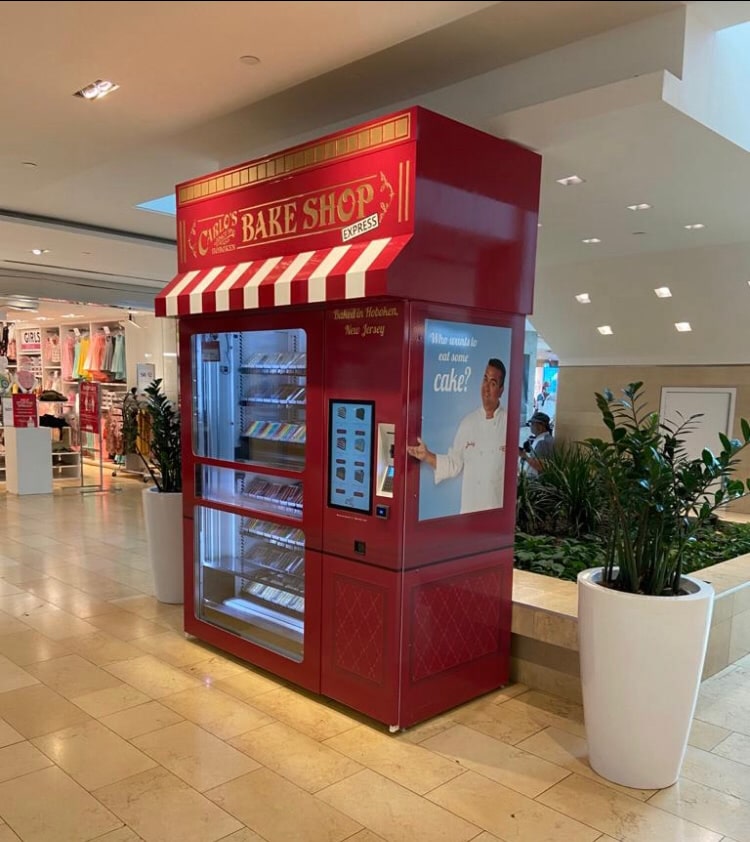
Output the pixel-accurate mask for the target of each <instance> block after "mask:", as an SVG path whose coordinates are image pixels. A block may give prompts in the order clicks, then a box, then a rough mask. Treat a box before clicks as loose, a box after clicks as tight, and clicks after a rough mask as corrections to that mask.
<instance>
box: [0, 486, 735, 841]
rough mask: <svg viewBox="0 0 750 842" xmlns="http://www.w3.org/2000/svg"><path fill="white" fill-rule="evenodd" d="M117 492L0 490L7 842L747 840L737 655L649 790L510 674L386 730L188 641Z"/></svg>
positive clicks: (2, 808)
mask: <svg viewBox="0 0 750 842" xmlns="http://www.w3.org/2000/svg"><path fill="white" fill-rule="evenodd" d="M122 486H123V490H122V492H120V493H106V494H85V495H81V494H79V493H77V492H72V493H71V492H70V491H66V492H63V493H60V492H58V493H55V494H54V495H52V496H43V497H25V498H18V497H13V496H10V495H3V496H2V497H1V498H0V819H1V820H2V822H1V823H0V842H17V840H22V842H88V840H99V842H137V840H145V842H218V840H224V842H262V840H266V842H298V841H299V842H306V840H309V842H342V840H352V841H353V842H378V840H388V842H459V841H460V842H469V840H475V842H493V840H501V842H503V841H504V842H594V840H600V842H605V840H613V839H619V840H623V842H750V662H749V661H748V659H745V661H744V662H740V663H739V664H737V665H735V666H734V667H733V668H730V669H729V670H726V671H725V672H723V673H721V674H719V675H717V676H715V677H714V678H712V679H711V680H710V681H708V682H706V683H705V684H704V686H703V689H702V693H701V699H700V704H699V708H698V717H699V718H697V719H696V720H695V724H694V728H693V733H692V737H691V746H690V748H689V752H688V756H687V759H686V762H685V766H684V774H683V778H682V780H681V781H680V782H679V784H677V785H676V786H674V787H671V788H670V789H668V790H663V791H661V792H653V791H648V790H629V789H625V788H624V787H617V786H614V785H610V784H608V783H607V782H606V781H603V780H601V779H600V778H599V777H598V776H597V775H596V774H595V773H594V772H592V771H591V769H590V768H589V766H588V764H587V762H586V742H585V738H584V730H583V717H582V711H581V709H580V707H579V706H577V705H574V704H571V703H569V702H566V701H563V700H561V699H557V698H554V697H551V696H546V695H544V694H541V693H538V692H535V691H531V690H528V689H527V688H525V687H523V686H520V685H515V686H511V687H509V688H506V689H505V690H504V691H501V692H498V693H494V694H491V695H489V696H486V697H484V698H482V699H480V700H478V701H476V702H473V703H471V704H468V705H465V706H463V707H461V708H458V709H456V710H454V711H452V712H450V713H449V714H446V715H444V716H441V717H438V718H436V719H433V720H431V721H429V722H427V723H424V724H422V725H420V726H418V727H416V728H414V729H411V730H409V731H407V732H405V733H402V734H400V735H397V736H395V737H393V736H390V735H388V734H387V733H386V732H385V729H384V728H382V727H380V726H378V725H377V724H375V723H372V722H369V721H367V720H364V719H363V718H362V717H358V716H356V715H354V714H353V713H351V712H350V711H347V710H346V709H344V708H341V707H339V706H334V705H329V704H325V703H323V702H322V701H320V700H316V699H313V698H310V697H309V696H308V695H306V694H303V693H300V692H297V691H296V690H294V689H292V688H290V687H289V686H287V685H285V684H284V683H283V682H280V681H276V680H274V679H273V678H272V677H270V676H268V675H267V674H264V673H261V672H259V671H256V670H253V669H252V668H249V667H247V666H246V665H244V664H241V663H238V662H237V661H235V660H233V659H231V658H226V657H224V656H223V655H222V654H221V653H218V652H216V651H215V650H213V649H211V648H210V647H207V646H204V645H202V644H200V643H197V642H195V641H193V640H187V639H185V637H184V635H183V634H182V632H181V628H182V610H181V608H180V607H174V606H166V605H161V604H159V603H158V602H156V600H155V599H154V598H153V596H152V595H151V594H152V585H151V575H150V572H149V569H148V562H147V560H146V557H145V541H144V534H143V523H142V518H141V510H140V502H141V501H140V492H141V490H142V488H143V486H142V485H141V484H140V483H139V482H137V481H129V482H123V484H122Z"/></svg>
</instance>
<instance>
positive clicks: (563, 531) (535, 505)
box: [516, 442, 604, 538]
mask: <svg viewBox="0 0 750 842" xmlns="http://www.w3.org/2000/svg"><path fill="white" fill-rule="evenodd" d="M543 465H544V466H543V469H542V471H541V473H540V474H539V476H534V477H530V476H529V475H528V474H526V473H525V472H522V473H521V474H520V475H519V478H518V488H517V491H518V493H517V498H516V499H517V509H516V524H517V529H518V531H519V532H524V533H526V534H529V535H536V534H544V535H555V536H559V537H562V538H565V537H572V538H582V537H584V536H586V535H591V534H593V533H594V532H596V530H597V529H598V527H599V525H600V523H601V520H602V515H603V507H604V500H603V497H602V493H601V491H600V489H599V487H598V485H597V483H596V481H595V479H596V478H595V476H594V471H593V466H592V456H591V453H590V452H589V451H588V450H587V449H586V448H584V447H582V446H581V445H580V444H578V443H565V442H558V443H557V444H556V445H555V448H554V450H553V451H552V453H551V454H550V455H549V456H548V457H547V458H546V459H544V463H543Z"/></svg>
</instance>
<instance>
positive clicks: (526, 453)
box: [518, 412, 555, 477]
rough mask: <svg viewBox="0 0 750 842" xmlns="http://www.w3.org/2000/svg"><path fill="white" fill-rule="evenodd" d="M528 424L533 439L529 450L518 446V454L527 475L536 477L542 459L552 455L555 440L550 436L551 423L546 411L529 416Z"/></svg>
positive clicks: (540, 468) (539, 470) (541, 465)
mask: <svg viewBox="0 0 750 842" xmlns="http://www.w3.org/2000/svg"><path fill="white" fill-rule="evenodd" d="M529 426H530V427H531V435H532V436H533V437H534V440H533V442H532V443H531V445H530V449H529V450H525V449H524V448H523V447H520V448H519V449H518V454H519V456H520V457H521V462H522V463H524V465H525V467H526V473H527V474H528V476H530V477H538V476H539V473H540V472H541V470H542V467H543V464H542V463H543V461H544V460H545V459H549V457H550V456H551V455H552V451H553V450H554V447H555V440H554V439H553V438H552V423H551V421H550V417H549V415H547V413H546V412H535V413H534V414H533V415H532V416H531V418H529Z"/></svg>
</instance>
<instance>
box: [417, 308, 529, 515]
mask: <svg viewBox="0 0 750 842" xmlns="http://www.w3.org/2000/svg"><path fill="white" fill-rule="evenodd" d="M510 347H511V330H510V328H504V327H494V326H490V325H476V324H465V323H461V322H447V321H438V320H435V319H427V320H426V321H425V336H424V348H425V350H424V380H423V384H422V430H421V433H420V435H419V437H418V439H417V441H415V442H409V444H408V447H407V452H408V454H409V456H410V457H411V458H414V459H418V460H419V461H420V462H421V463H422V464H421V466H420V476H419V520H420V521H422V520H431V519H433V518H439V517H448V516H450V515H458V514H467V513H469V512H478V511H483V510H485V509H499V508H502V505H503V486H504V483H505V460H506V446H507V441H506V437H507V394H508V383H507V379H506V375H507V372H508V371H509V370H510ZM512 458H513V457H512Z"/></svg>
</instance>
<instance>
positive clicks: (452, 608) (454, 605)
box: [411, 570, 501, 681]
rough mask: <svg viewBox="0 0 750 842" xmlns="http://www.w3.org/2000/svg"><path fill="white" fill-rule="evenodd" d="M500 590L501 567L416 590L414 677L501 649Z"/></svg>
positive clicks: (413, 642) (435, 671)
mask: <svg viewBox="0 0 750 842" xmlns="http://www.w3.org/2000/svg"><path fill="white" fill-rule="evenodd" d="M500 591H501V574H500V571H499V570H482V571H479V572H478V573H472V574H469V575H462V576H457V577H455V578H453V579H449V580H444V581H440V582H433V583H428V584H425V585H422V586H419V587H417V588H415V589H414V591H413V592H412V611H413V613H412V634H411V637H412V647H411V651H412V654H411V680H412V681H419V680H421V679H424V678H429V677H430V676H432V675H435V674H436V673H440V672H444V671H445V670H449V669H451V668H452V667H456V666H458V665H459V664H465V663H467V662H469V661H473V660H475V659H477V658H481V657H482V656H483V655H488V654H490V653H492V652H496V651H497V648H498V640H499V634H500Z"/></svg>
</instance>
